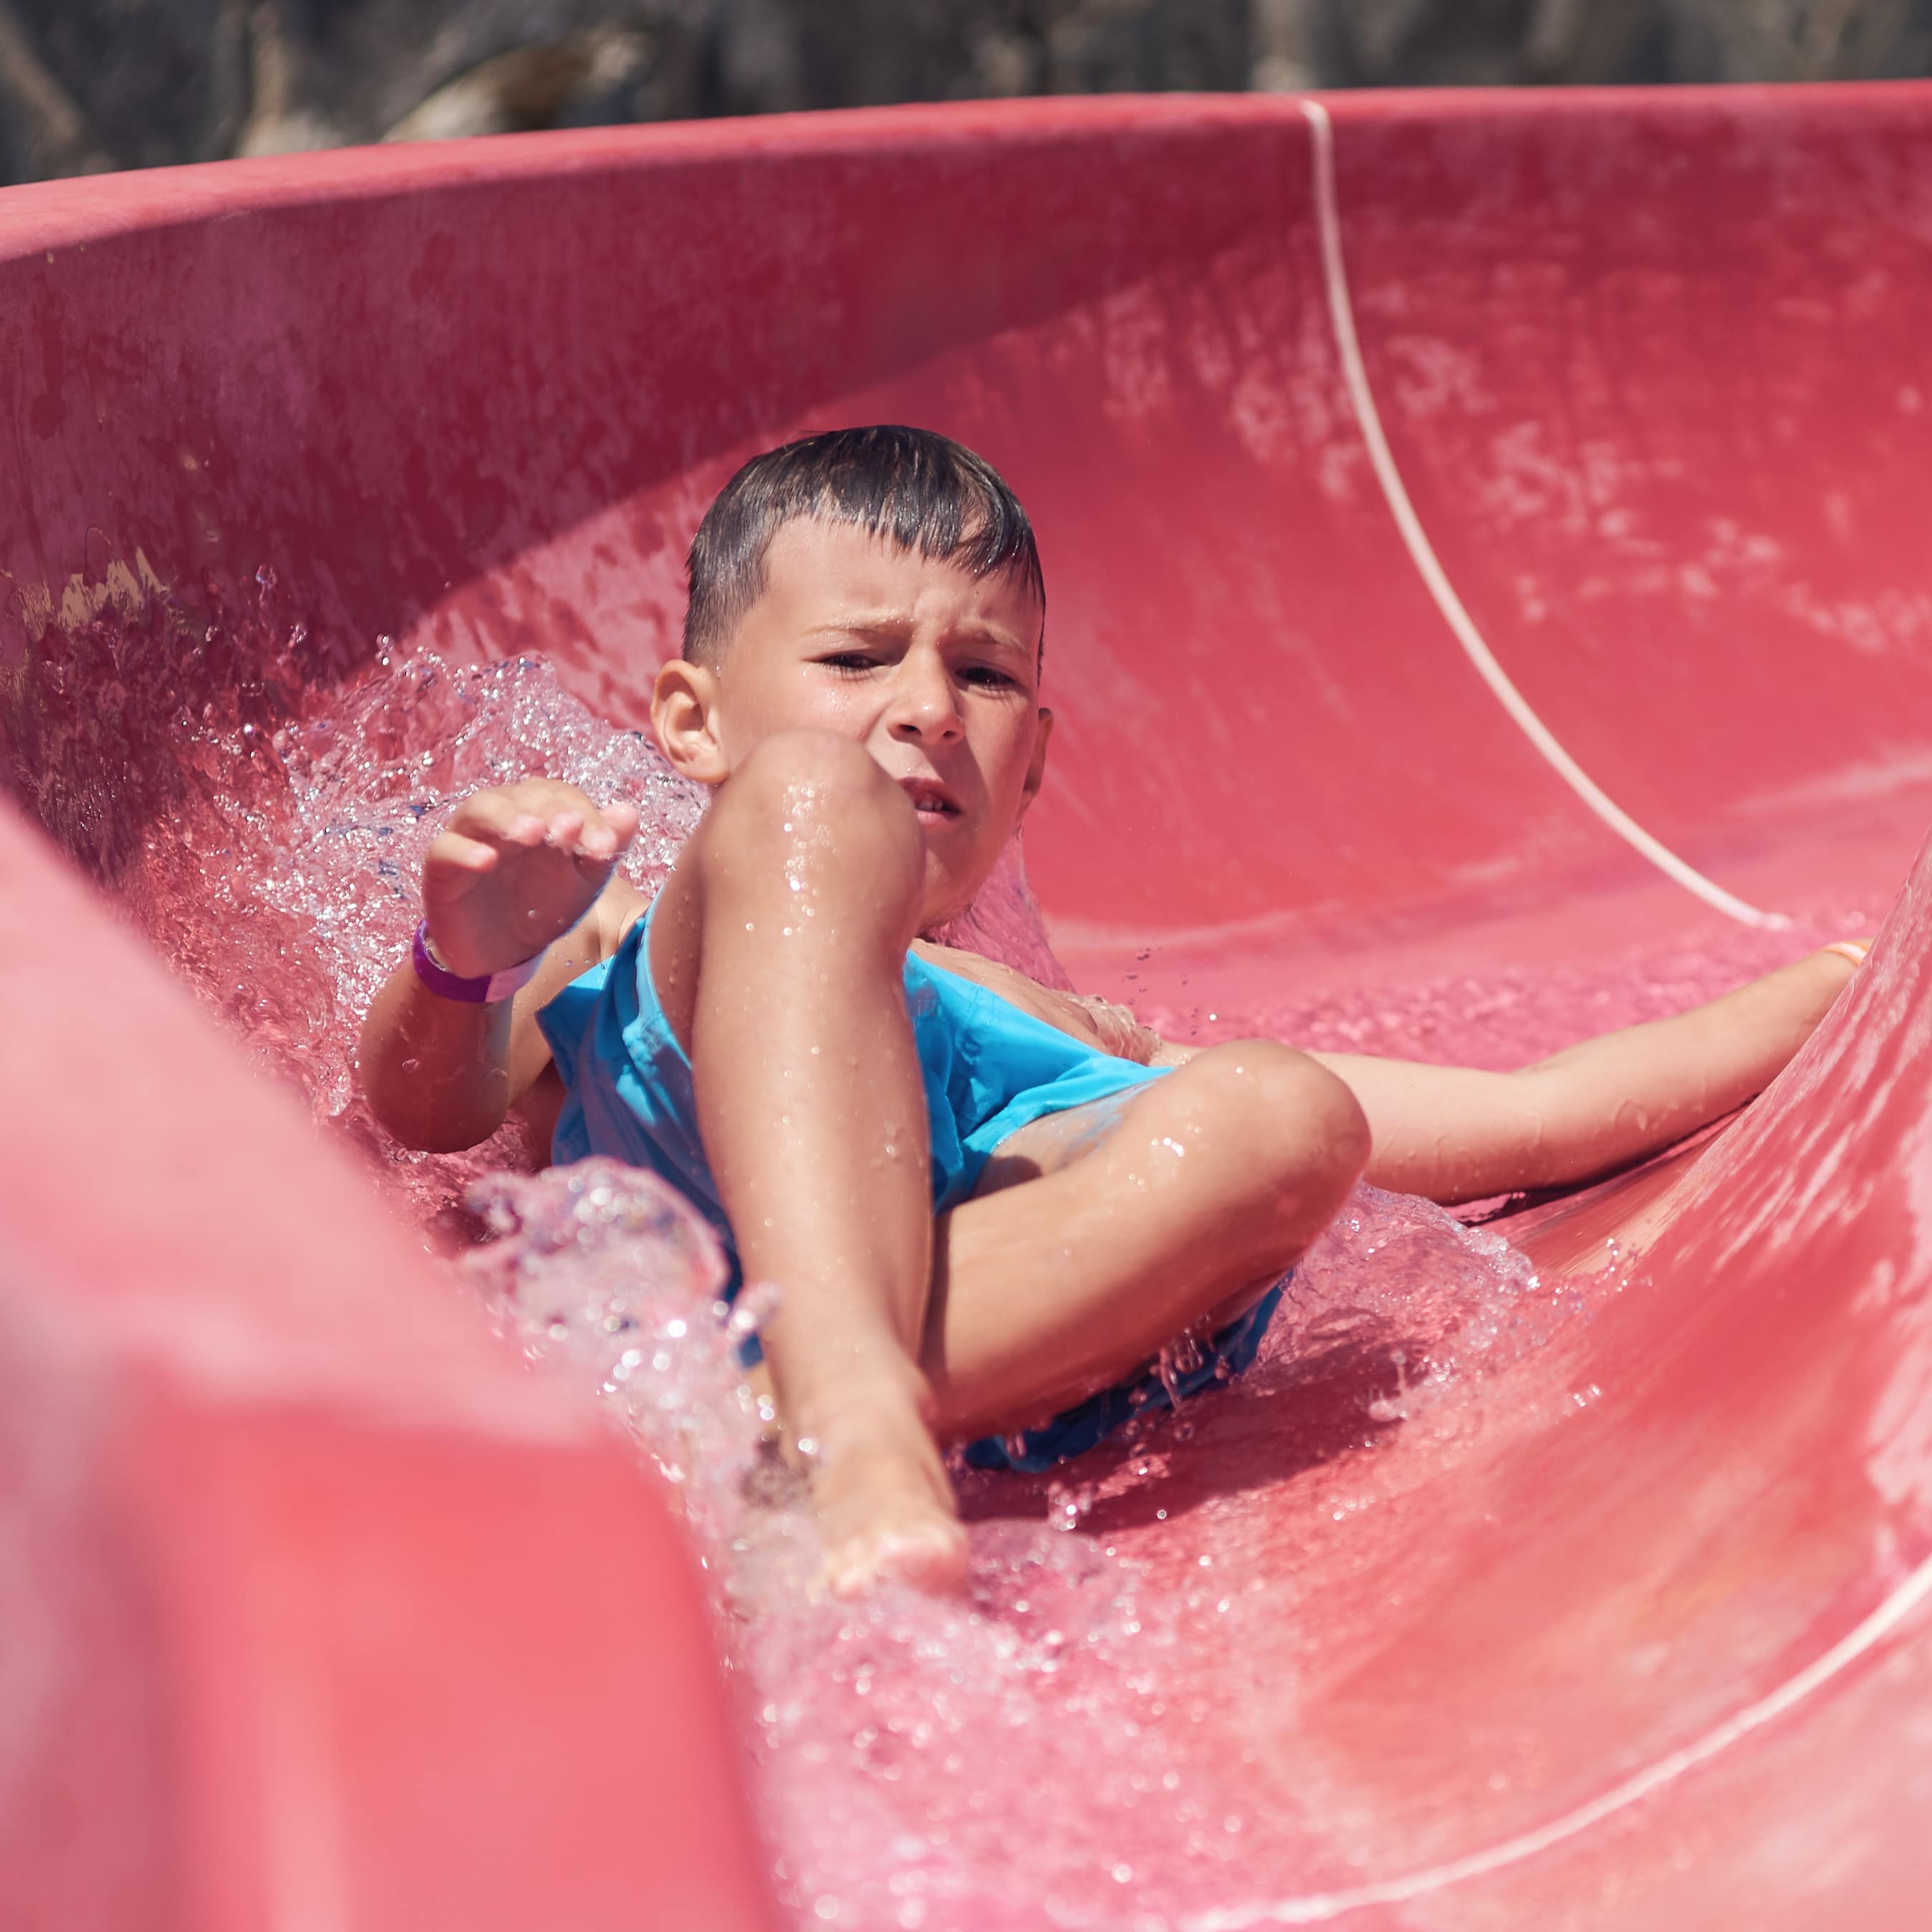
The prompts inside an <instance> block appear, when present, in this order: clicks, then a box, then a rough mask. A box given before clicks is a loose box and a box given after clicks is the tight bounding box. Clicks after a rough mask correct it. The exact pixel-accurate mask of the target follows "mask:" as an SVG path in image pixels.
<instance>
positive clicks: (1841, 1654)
mask: <svg viewBox="0 0 1932 1932" xmlns="http://www.w3.org/2000/svg"><path fill="white" fill-rule="evenodd" d="M1928 1593H1932V1560H1928V1561H1927V1562H1923V1563H1921V1564H1920V1565H1919V1566H1918V1568H1917V1569H1915V1571H1912V1574H1911V1575H1910V1576H1909V1577H1906V1580H1905V1581H1904V1582H1903V1583H1901V1584H1900V1586H1898V1588H1897V1589H1896V1590H1894V1591H1893V1592H1892V1593H1891V1595H1890V1596H1888V1598H1885V1601H1884V1602H1883V1603H1882V1604H1879V1607H1878V1608H1877V1609H1876V1610H1873V1612H1872V1613H1871V1614H1870V1616H1868V1617H1867V1618H1866V1619H1864V1622H1862V1623H1860V1624H1858V1625H1855V1626H1854V1627H1853V1628H1852V1629H1850V1630H1849V1631H1846V1633H1845V1634H1844V1635H1843V1637H1841V1638H1840V1639H1839V1640H1838V1642H1837V1643H1835V1644H1834V1645H1832V1647H1831V1649H1829V1650H1828V1651H1826V1652H1825V1653H1824V1655H1823V1656H1821V1657H1817V1658H1814V1659H1813V1660H1812V1661H1811V1663H1809V1664H1807V1665H1806V1666H1805V1668H1804V1669H1803V1670H1801V1671H1799V1673H1798V1674H1797V1676H1795V1677H1789V1678H1787V1679H1785V1681H1784V1682H1783V1683H1782V1684H1781V1685H1779V1686H1778V1688H1777V1689H1776V1690H1775V1691H1772V1692H1770V1693H1769V1694H1767V1695H1766V1696H1765V1697H1760V1699H1759V1700H1757V1703H1755V1704H1748V1705H1747V1706H1745V1709H1742V1711H1740V1712H1738V1713H1737V1714H1736V1716H1734V1717H1731V1718H1727V1719H1726V1720H1725V1721H1724V1723H1722V1724H1720V1725H1718V1727H1717V1728H1716V1729H1715V1730H1709V1731H1706V1733H1704V1735H1703V1736H1702V1737H1701V1738H1700V1739H1698V1740H1697V1742H1696V1743H1694V1744H1689V1745H1685V1747H1684V1748H1683V1749H1682V1751H1672V1752H1671V1753H1670V1754H1669V1755H1668V1756H1667V1757H1661V1758H1659V1759H1658V1760H1657V1762H1656V1763H1655V1764H1649V1765H1646V1766H1644V1768H1643V1769H1642V1770H1641V1771H1640V1772H1634V1773H1633V1774H1632V1775H1631V1776H1630V1777H1628V1778H1625V1779H1624V1780H1623V1781H1622V1783H1621V1784H1613V1785H1612V1786H1611V1787H1610V1790H1607V1791H1606V1792H1604V1793H1601V1795H1600V1796H1598V1797H1595V1798H1593V1799H1591V1800H1590V1802H1589V1803H1588V1804H1587V1805H1578V1806H1577V1809H1576V1810H1575V1811H1569V1812H1565V1814H1564V1815H1563V1816H1562V1817H1560V1818H1556V1819H1553V1820H1551V1821H1550V1823H1548V1824H1547V1825H1542V1826H1538V1828H1537V1829H1535V1831H1533V1832H1523V1834H1521V1835H1520V1836H1519V1837H1517V1838H1505V1839H1504V1840H1503V1841H1502V1843H1500V1844H1496V1845H1492V1846H1490V1847H1489V1848H1488V1849H1487V1850H1485V1851H1480V1852H1470V1853H1469V1855H1468V1856H1467V1857H1466V1858H1452V1859H1451V1860H1449V1861H1448V1862H1447V1863H1446V1864H1439V1865H1431V1866H1429V1867H1427V1868H1426V1869H1424V1870H1421V1871H1418V1872H1411V1873H1409V1874H1408V1875H1407V1876H1405V1877H1403V1878H1394V1879H1384V1880H1383V1881H1382V1882H1381V1883H1380V1884H1373V1885H1356V1886H1353V1887H1352V1888H1350V1889H1349V1890H1348V1891H1328V1892H1311V1893H1308V1894H1305V1895H1304V1896H1303V1897H1300V1898H1282V1899H1277V1900H1274V1902H1273V1903H1271V1904H1267V1905H1244V1906H1234V1907H1232V1908H1229V1909H1223V1910H1220V1911H1214V1912H1198V1913H1196V1914H1195V1915H1193V1916H1191V1917H1189V1918H1183V1919H1182V1920H1181V1921H1180V1923H1181V1932H1253V1928H1254V1927H1258V1926H1263V1925H1319V1924H1325V1923H1326V1922H1327V1921H1329V1920H1331V1919H1334V1918H1341V1917H1342V1916H1343V1914H1344V1913H1346V1912H1359V1911H1361V1910H1362V1909H1364V1907H1365V1906H1371V1905H1400V1903H1403V1900H1406V1899H1411V1898H1417V1897H1421V1895H1422V1894H1424V1893H1425V1892H1431V1891H1443V1890H1445V1888H1447V1887H1448V1886H1450V1885H1462V1884H1464V1883H1466V1882H1467V1881H1469V1879H1472V1878H1482V1877H1484V1876H1487V1875H1488V1874H1489V1873H1491V1872H1493V1871H1500V1870H1502V1868H1503V1867H1505V1866H1506V1865H1513V1864H1520V1863H1521V1861H1523V1859H1525V1858H1534V1857H1535V1855H1537V1853H1538V1852H1546V1851H1548V1850H1549V1849H1550V1847H1551V1846H1553V1845H1560V1844H1561V1843H1562V1842H1563V1841H1564V1840H1565V1839H1566V1838H1575V1837H1576V1836H1577V1834H1578V1833H1579V1832H1585V1831H1588V1830H1589V1829H1590V1827H1591V1826H1593V1825H1600V1824H1601V1823H1603V1821H1604V1820H1605V1819H1606V1818H1608V1817H1612V1816H1613V1815H1614V1814H1616V1813H1617V1812H1619V1811H1623V1810H1625V1808H1628V1806H1630V1805H1634V1804H1636V1803H1637V1802H1638V1800H1639V1799H1643V1798H1648V1797H1649V1796H1650V1794H1651V1793H1652V1792H1654V1791H1658V1790H1661V1789H1662V1788H1663V1787H1664V1786H1665V1785H1667V1784H1673V1783H1674V1782H1675V1781H1676V1780H1677V1779H1679V1778H1682V1776H1683V1775H1685V1772H1689V1771H1694V1770H1696V1769H1697V1767H1698V1766H1700V1765H1703V1764H1707V1763H1709V1762H1710V1760H1712V1758H1714V1757H1717V1756H1718V1754H1720V1753H1721V1752H1723V1751H1728V1750H1730V1748H1731V1746H1732V1745H1734V1744H1736V1743H1737V1742H1739V1739H1743V1738H1746V1737H1748V1736H1750V1735H1751V1733H1752V1732H1754V1731H1756V1730H1762V1729H1763V1727H1765V1726H1766V1724H1770V1723H1772V1722H1773V1721H1775V1719H1777V1718H1781V1717H1783V1716H1784V1715H1785V1713H1786V1712H1788V1711H1789V1710H1790V1709H1791V1708H1792V1707H1793V1706H1794V1705H1796V1704H1799V1703H1802V1702H1803V1701H1804V1700H1805V1699H1806V1698H1807V1697H1810V1696H1811V1694H1812V1693H1813V1692H1814V1691H1817V1690H1818V1689H1819V1688H1820V1687H1821V1686H1823V1685H1826V1684H1827V1683H1829V1682H1830V1681H1831V1680H1832V1679H1833V1678H1834V1677H1835V1676H1838V1673H1840V1672H1841V1671H1842V1670H1844V1669H1845V1668H1846V1667H1847V1666H1848V1665H1849V1664H1854V1663H1855V1662H1856V1661H1858V1659H1859V1658H1861V1657H1863V1656H1864V1655H1865V1654H1866V1653H1867V1652H1869V1651H1870V1650H1872V1649H1874V1648H1875V1647H1876V1646H1877V1645H1878V1644H1879V1643H1880V1642H1882V1640H1884V1639H1885V1638H1886V1637H1889V1636H1891V1634H1892V1633H1893V1632H1894V1631H1896V1630H1897V1628H1898V1627H1899V1625H1900V1624H1902V1623H1903V1622H1904V1621H1905V1619H1906V1617H1907V1616H1909V1615H1910V1614H1911V1613H1912V1611H1914V1610H1916V1609H1917V1608H1918V1606H1919V1605H1920V1604H1922V1603H1923V1602H1924V1601H1925V1599H1926V1597H1927V1594H1928Z"/></svg>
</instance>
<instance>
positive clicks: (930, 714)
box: [892, 670, 965, 743]
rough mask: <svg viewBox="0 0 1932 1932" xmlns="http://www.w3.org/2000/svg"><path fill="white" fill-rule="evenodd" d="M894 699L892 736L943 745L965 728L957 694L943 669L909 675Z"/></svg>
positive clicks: (913, 672) (914, 672)
mask: <svg viewBox="0 0 1932 1932" xmlns="http://www.w3.org/2000/svg"><path fill="white" fill-rule="evenodd" d="M894 697H895V703H894V705H893V712H894V715H893V718H892V731H893V734H894V735H895V736H898V737H902V738H910V739H919V740H920V741H921V742H926V741H929V740H932V741H938V742H941V743H944V742H946V741H947V739H953V738H956V737H958V736H959V735H960V734H961V733H962V731H964V730H965V720H964V719H962V718H961V716H960V715H959V694H958V693H957V692H956V691H954V689H953V680H952V679H951V678H950V676H947V674H946V673H945V672H944V671H943V670H941V671H938V672H922V671H912V672H909V673H908V674H907V677H906V678H905V679H904V682H903V683H902V684H901V685H900V687H899V689H898V691H896V692H895V694H894Z"/></svg>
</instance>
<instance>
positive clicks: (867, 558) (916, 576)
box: [758, 517, 1041, 643]
mask: <svg viewBox="0 0 1932 1932" xmlns="http://www.w3.org/2000/svg"><path fill="white" fill-rule="evenodd" d="M764 580H765V582H764V590H763V595H761V596H760V598H759V599H758V601H759V602H760V603H766V602H767V601H769V603H771V604H773V605H774V606H776V607H778V609H779V610H782V612H783V614H784V616H787V618H790V619H801V618H807V617H808V618H809V619H811V621H814V622H817V621H823V622H835V621H836V620H837V619H838V618H839V617H841V616H860V615H864V616H890V615H894V614H897V615H901V616H919V615H922V614H926V613H928V612H934V611H935V610H947V611H952V612H956V613H958V614H960V615H967V614H970V615H971V616H974V617H976V618H977V619H980V620H982V621H984V622H993V623H997V624H1000V625H1004V627H1006V628H1010V629H1012V630H1013V631H1015V632H1016V634H1017V635H1018V636H1019V637H1020V638H1022V640H1025V641H1026V642H1028V643H1031V642H1033V641H1034V640H1037V637H1038V636H1039V632H1040V616H1041V613H1040V605H1039V600H1038V599H1037V598H1036V597H1035V596H1034V594H1033V590H1032V588H1031V586H1030V585H1029V584H1028V583H1027V581H1026V579H1025V577H1024V576H1023V575H1022V574H1021V573H1020V572H1019V571H1016V570H1003V571H995V572H994V573H993V574H991V575H989V576H985V577H976V576H974V574H973V573H972V572H971V571H968V570H967V569H965V568H963V567H962V565H959V564H958V563H956V562H953V561H952V560H951V559H949V558H945V557H930V556H924V555H922V553H920V552H919V551H918V550H902V549H901V548H900V547H898V544H895V543H892V541H889V539H888V538H885V537H883V536H881V535H877V534H875V533H874V532H872V531H870V530H867V529H862V528H860V527H859V526H858V525H856V524H853V523H836V522H832V521H829V520H820V519H819V518H817V517H793V519H792V520H790V522H788V523H784V524H781V526H779V528H778V529H777V530H775V532H773V533H772V540H771V542H770V544H769V547H767V548H766V552H765V568H764Z"/></svg>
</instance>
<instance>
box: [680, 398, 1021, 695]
mask: <svg viewBox="0 0 1932 1932" xmlns="http://www.w3.org/2000/svg"><path fill="white" fill-rule="evenodd" d="M796 517H814V518H816V519H817V520H819V521H820V522H823V523H850V524H852V525H853V526H855V527H856V528H857V529H862V530H867V531H869V532H871V533H872V534H873V535H875V536H881V537H883V538H885V539H886V541H887V542H888V543H889V544H892V545H893V546H894V547H895V548H896V549H898V550H916V551H918V552H919V554H920V556H926V557H930V558H932V559H934V560H935V561H938V562H948V563H954V564H957V565H959V567H960V568H962V569H964V570H965V571H969V572H971V574H972V575H974V576H975V577H992V576H995V575H998V574H1000V573H1001V572H1003V571H1013V572H1016V574H1018V575H1019V577H1021V579H1022V580H1023V581H1024V582H1025V584H1026V586H1027V588H1028V589H1029V590H1031V592H1033V594H1034V597H1035V598H1037V600H1038V601H1039V603H1040V607H1041V608H1042V609H1043V610H1044V609H1045V608H1046V580H1045V579H1044V578H1043V577H1042V575H1041V574H1040V550H1039V548H1038V547H1037V545H1036V544H1035V543H1034V535H1033V525H1032V524H1031V523H1030V522H1029V521H1028V519H1027V513H1026V511H1025V510H1023V509H1022V508H1021V507H1020V499H1019V498H1018V497H1017V496H1015V495H1014V494H1013V491H1012V490H1011V489H1010V487H1008V485H1007V481H1006V479H1005V478H1004V477H1003V476H1001V474H1000V472H998V470H997V469H995V468H994V467H993V466H992V464H991V463H989V462H987V461H986V459H985V458H983V457H980V456H975V455H974V453H973V452H972V451H971V450H970V449H965V447H963V446H962V445H961V444H959V443H955V442H954V441H953V440H952V439H951V438H950V437H944V436H941V435H939V434H937V433H936V432H935V431H932V430H929V429H907V428H904V427H903V426H901V425H898V424H896V423H883V424H877V425H874V426H873V427H871V428H867V429H839V430H827V431H823V432H821V433H820V434H818V435H817V436H807V437H800V438H799V440H798V441H797V442H796V443H785V444H784V445H782V446H781V447H780V448H778V449H769V450H767V451H766V452H765V453H764V455H762V456H754V457H753V458H752V459H751V461H750V462H748V463H746V464H745V466H744V467H743V469H740V470H739V472H738V473H737V475H735V476H734V477H733V478H732V479H731V480H730V482H728V483H727V484H725V486H724V488H723V489H722V490H720V491H719V492H718V499H717V501H716V502H714V503H713V504H712V506H711V507H710V508H709V510H707V511H706V512H705V513H704V520H703V523H700V524H699V525H698V526H697V535H696V536H695V537H694V538H692V539H691V556H690V559H689V562H688V565H687V568H688V572H689V575H690V580H691V601H690V602H689V603H688V604H687V605H686V606H685V615H684V655H685V657H687V658H690V659H692V660H693V661H696V662H697V663H700V664H716V663H717V662H718V660H719V659H720V658H721V657H722V656H723V655H724V648H725V646H727V644H728V643H730V640H731V638H732V637H733V634H735V633H736V630H737V628H738V626H739V624H741V623H742V622H743V621H744V617H745V612H746V611H747V610H749V609H750V608H751V606H752V604H754V603H755V602H756V601H757V599H758V597H759V595H760V592H762V591H763V589H764V587H765V552H766V550H767V549H768V548H769V547H770V544H771V541H772V538H773V537H775V535H777V534H778V532H779V530H780V529H781V528H783V526H784V525H785V524H787V523H790V522H791V521H792V520H793V519H794V518H796Z"/></svg>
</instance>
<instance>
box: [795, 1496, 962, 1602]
mask: <svg viewBox="0 0 1932 1932" xmlns="http://www.w3.org/2000/svg"><path fill="white" fill-rule="evenodd" d="M966 1578H967V1550H966V1532H965V1530H964V1529H962V1528H961V1526H959V1523H956V1522H955V1521H953V1520H952V1519H950V1517H942V1516H938V1515H935V1517H933V1519H932V1520H931V1521H930V1522H927V1523H902V1524H899V1525H897V1526H895V1527H893V1528H892V1529H881V1530H877V1531H874V1532H865V1533H862V1534H861V1535H857V1536H854V1537H851V1538H848V1539H847V1540H846V1541H844V1542H842V1543H841V1544H838V1545H836V1546H835V1547H832V1548H831V1549H829V1550H827V1551H826V1556H825V1581H826V1587H827V1588H828V1589H829V1590H830V1591H831V1592H832V1595H834V1596H835V1597H844V1598H853V1597H862V1596H864V1595H865V1594H866V1592H868V1591H869V1590H871V1589H873V1588H874V1586H877V1585H878V1584H880V1583H904V1584H907V1585H909V1586H910V1587H911V1588H912V1589H915V1590H921V1591H923V1592H926V1595H929V1596H936V1597H937V1596H956V1595H959V1592H961V1591H962V1590H964V1589H965V1587H966Z"/></svg>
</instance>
